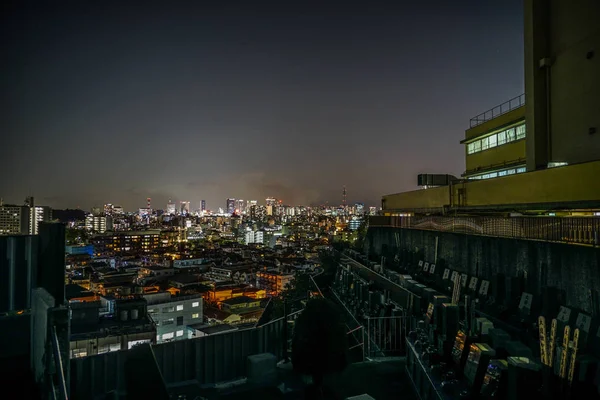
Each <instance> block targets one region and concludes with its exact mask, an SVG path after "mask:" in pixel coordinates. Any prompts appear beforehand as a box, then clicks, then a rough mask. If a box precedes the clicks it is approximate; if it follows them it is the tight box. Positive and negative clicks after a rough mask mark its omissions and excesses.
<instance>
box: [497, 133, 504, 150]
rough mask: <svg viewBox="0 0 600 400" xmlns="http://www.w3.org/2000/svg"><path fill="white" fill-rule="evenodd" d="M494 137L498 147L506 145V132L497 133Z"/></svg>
mask: <svg viewBox="0 0 600 400" xmlns="http://www.w3.org/2000/svg"><path fill="white" fill-rule="evenodd" d="M496 136H497V137H498V146H500V145H502V144H504V143H506V131H502V132H499V133H498V134H497V135H496Z"/></svg>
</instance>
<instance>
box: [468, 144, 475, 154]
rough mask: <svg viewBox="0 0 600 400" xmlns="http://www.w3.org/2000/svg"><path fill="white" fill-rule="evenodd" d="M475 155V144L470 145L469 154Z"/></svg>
mask: <svg viewBox="0 0 600 400" xmlns="http://www.w3.org/2000/svg"><path fill="white" fill-rule="evenodd" d="M473 153H475V143H469V144H468V145H467V154H473Z"/></svg>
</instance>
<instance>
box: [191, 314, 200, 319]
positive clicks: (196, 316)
mask: <svg viewBox="0 0 600 400" xmlns="http://www.w3.org/2000/svg"><path fill="white" fill-rule="evenodd" d="M192 318H200V314H198V313H195V314H192Z"/></svg>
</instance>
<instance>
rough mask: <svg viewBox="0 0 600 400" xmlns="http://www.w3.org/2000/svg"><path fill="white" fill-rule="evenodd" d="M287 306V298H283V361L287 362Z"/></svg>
mask: <svg viewBox="0 0 600 400" xmlns="http://www.w3.org/2000/svg"><path fill="white" fill-rule="evenodd" d="M287 330H288V308H287V299H285V298H284V299H283V362H284V363H285V364H287V363H288V361H289V359H288V331H287Z"/></svg>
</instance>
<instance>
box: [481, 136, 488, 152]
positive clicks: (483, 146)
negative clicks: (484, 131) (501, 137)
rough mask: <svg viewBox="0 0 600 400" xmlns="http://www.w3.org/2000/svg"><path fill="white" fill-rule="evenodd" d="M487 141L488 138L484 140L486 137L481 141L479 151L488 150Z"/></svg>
mask: <svg viewBox="0 0 600 400" xmlns="http://www.w3.org/2000/svg"><path fill="white" fill-rule="evenodd" d="M489 139H490V138H486V137H485V138H483V139H481V150H487V149H489V148H490V143H489Z"/></svg>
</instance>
